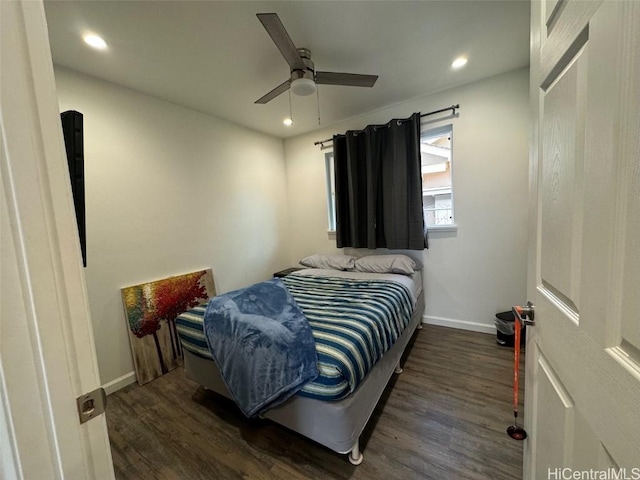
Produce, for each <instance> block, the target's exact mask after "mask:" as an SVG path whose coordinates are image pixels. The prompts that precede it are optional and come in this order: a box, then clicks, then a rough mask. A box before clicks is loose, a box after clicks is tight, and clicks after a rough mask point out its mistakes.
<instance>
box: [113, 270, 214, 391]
mask: <svg viewBox="0 0 640 480" xmlns="http://www.w3.org/2000/svg"><path fill="white" fill-rule="evenodd" d="M215 294H216V292H215V286H214V284H213V272H212V271H211V270H201V271H199V272H193V273H187V274H185V275H178V276H175V277H169V278H165V279H163V280H156V281H153V282H149V283H143V284H140V285H135V286H133V287H126V288H123V289H122V300H123V302H124V310H125V316H126V319H127V327H128V330H129V341H130V342H131V352H132V354H133V363H134V365H135V369H136V377H137V379H138V384H140V385H144V384H145V383H147V382H150V381H151V380H153V379H154V378H158V377H160V376H162V375H164V374H165V373H167V372H168V371H170V370H173V369H174V368H176V367H177V366H178V365H180V364H181V363H182V348H181V346H180V341H179V339H178V334H177V331H176V325H175V319H176V317H177V316H178V315H180V314H181V313H182V312H184V311H186V310H189V309H190V308H193V307H195V306H196V305H198V304H200V303H202V302H205V301H206V300H207V299H209V298H211V297H213V296H215Z"/></svg>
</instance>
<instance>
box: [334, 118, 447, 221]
mask: <svg viewBox="0 0 640 480" xmlns="http://www.w3.org/2000/svg"><path fill="white" fill-rule="evenodd" d="M452 133H453V130H452V126H451V125H446V126H444V127H439V128H433V129H429V130H424V131H423V132H422V135H421V137H420V153H421V167H422V208H423V212H424V221H425V223H426V225H427V227H436V228H437V227H439V226H447V225H453V224H454V218H453V187H452V182H451V178H452V175H451V163H452V157H451V144H452V142H451V138H452ZM324 161H325V172H326V182H327V212H328V221H329V230H330V231H335V229H336V186H335V175H334V169H333V152H327V153H325V155H324Z"/></svg>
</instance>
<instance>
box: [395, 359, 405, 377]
mask: <svg viewBox="0 0 640 480" xmlns="http://www.w3.org/2000/svg"><path fill="white" fill-rule="evenodd" d="M403 371H404V370H402V367H401V366H400V360H398V364H397V365H396V369H395V370H394V372H395V373H397V374H401V373H402V372H403Z"/></svg>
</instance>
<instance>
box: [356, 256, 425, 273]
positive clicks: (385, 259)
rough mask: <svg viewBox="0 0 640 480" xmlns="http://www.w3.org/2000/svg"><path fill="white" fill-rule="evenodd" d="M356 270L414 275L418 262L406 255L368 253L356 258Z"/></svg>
mask: <svg viewBox="0 0 640 480" xmlns="http://www.w3.org/2000/svg"><path fill="white" fill-rule="evenodd" d="M354 270H355V271H356V272H370V273H400V274H402V275H412V274H413V273H414V272H415V271H416V262H414V261H413V259H412V258H410V257H407V256H406V255H367V256H366V257H360V258H357V259H356V262H355V267H354Z"/></svg>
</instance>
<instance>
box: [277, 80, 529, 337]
mask: <svg viewBox="0 0 640 480" xmlns="http://www.w3.org/2000/svg"><path fill="white" fill-rule="evenodd" d="M528 85H529V83H528V69H520V70H517V71H514V72H510V73H507V74H503V75H499V76H496V77H493V78H490V79H487V80H484V81H480V82H476V83H473V84H469V85H466V86H463V87H458V88H454V89H451V90H448V91H445V92H442V93H438V94H434V95H429V96H425V97H423V98H419V99H415V100H412V101H408V102H404V103H402V104H398V105H395V106H393V107H390V108H386V109H383V110H379V111H376V112H373V113H371V114H368V115H365V116H362V117H359V118H356V119H352V120H350V121H347V122H343V123H341V124H338V125H332V126H331V127H330V128H324V129H321V130H318V131H316V132H313V133H311V134H306V135H302V136H299V137H295V138H292V139H288V140H286V141H285V157H286V160H287V183H288V195H289V199H290V205H289V215H290V226H291V231H292V240H291V261H292V264H295V263H297V261H298V260H299V259H301V258H303V257H304V256H306V255H309V254H312V253H318V252H336V251H339V250H337V249H336V247H335V240H333V239H330V238H329V237H328V235H327V203H326V191H325V190H326V189H325V167H324V165H325V164H324V152H323V151H321V150H320V147H318V146H314V145H313V142H314V141H316V140H324V139H326V138H331V136H332V135H333V134H334V133H344V132H345V131H346V130H348V129H359V128H362V127H364V126H366V125H368V124H371V123H385V122H387V121H388V120H389V119H391V118H404V117H408V116H409V115H410V114H411V113H413V112H415V111H421V112H428V111H431V110H437V109H440V108H443V107H447V106H450V105H453V104H456V103H459V104H460V110H459V117H458V118H454V119H451V118H449V119H445V120H444V121H434V120H433V118H434V117H425V118H423V123H424V122H425V121H428V122H430V123H429V125H430V126H434V127H436V126H440V125H445V124H447V123H451V124H452V125H453V142H454V144H453V185H454V202H455V205H454V207H455V220H456V223H457V224H458V230H457V232H447V233H445V232H440V233H438V232H431V234H430V236H429V241H430V248H429V249H428V250H425V251H424V253H423V258H424V263H425V271H424V284H425V287H426V311H425V318H424V320H425V321H426V322H430V323H438V324H445V325H449V326H457V327H460V328H467V329H473V330H478V331H486V332H493V331H494V330H493V320H494V315H495V313H496V312H500V311H503V310H508V309H510V307H511V306H512V305H516V304H521V303H523V302H525V301H526V298H525V295H526V258H527V232H526V229H527V214H528V211H527V191H528V151H529V146H528V132H529V104H528ZM321 98H322V96H321ZM445 116H446V114H445Z"/></svg>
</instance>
